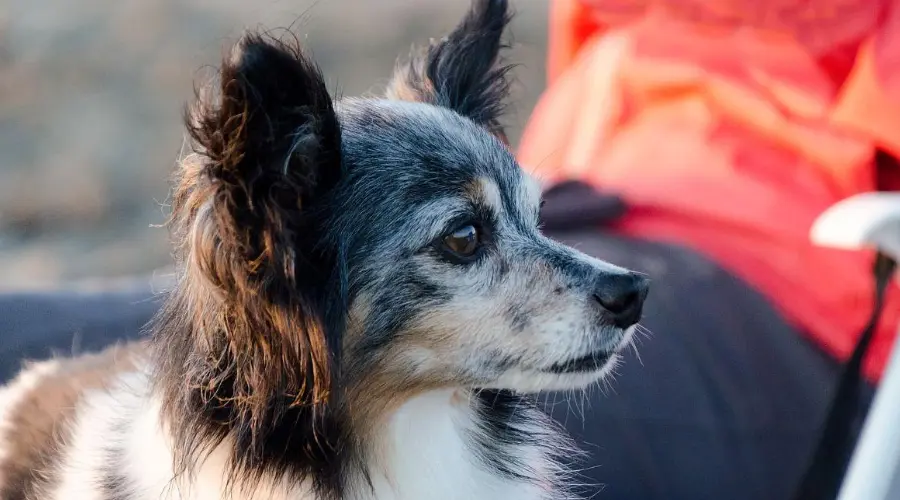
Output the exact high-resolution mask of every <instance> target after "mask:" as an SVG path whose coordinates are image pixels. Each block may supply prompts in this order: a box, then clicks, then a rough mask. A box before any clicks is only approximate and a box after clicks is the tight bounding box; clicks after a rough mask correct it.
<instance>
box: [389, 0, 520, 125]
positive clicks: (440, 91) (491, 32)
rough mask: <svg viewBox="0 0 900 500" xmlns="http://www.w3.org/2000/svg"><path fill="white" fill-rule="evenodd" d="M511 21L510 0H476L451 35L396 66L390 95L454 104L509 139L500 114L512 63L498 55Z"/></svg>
mask: <svg viewBox="0 0 900 500" xmlns="http://www.w3.org/2000/svg"><path fill="white" fill-rule="evenodd" d="M509 21H510V14H509V12H508V10H507V1H506V0H474V1H473V2H472V6H471V8H470V10H469V12H468V14H466V16H465V18H463V20H462V22H461V23H460V24H459V25H458V26H457V27H456V29H454V30H453V32H452V33H450V35H449V36H447V37H445V38H443V39H441V40H439V41H437V42H432V44H431V45H430V46H429V47H428V48H427V49H426V50H423V51H419V52H418V53H414V54H413V56H412V57H411V59H410V61H409V62H408V63H405V64H401V65H399V66H398V67H397V69H396V70H395V72H394V76H393V77H392V79H391V82H390V84H389V85H388V89H387V97H388V98H390V99H398V100H405V101H419V102H427V103H430V104H435V105H438V106H443V107H446V108H450V109H452V110H454V111H456V112H457V113H459V114H461V115H463V116H465V117H468V118H470V119H472V120H473V121H475V122H476V123H478V124H480V125H482V126H484V127H486V128H487V129H488V130H490V131H491V132H492V133H494V134H495V135H497V136H499V137H500V138H501V139H502V140H504V142H506V141H505V134H504V133H503V128H502V126H501V123H500V118H501V116H502V114H503V111H504V100H505V99H506V97H507V94H508V93H509V82H508V80H507V74H508V73H509V70H510V69H511V67H510V66H507V65H504V64H503V63H502V61H501V60H500V50H501V49H502V48H504V47H505V46H504V45H503V43H502V42H501V36H502V34H503V30H504V29H505V28H506V26H507V24H509Z"/></svg>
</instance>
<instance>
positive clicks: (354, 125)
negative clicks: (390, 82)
mask: <svg viewBox="0 0 900 500" xmlns="http://www.w3.org/2000/svg"><path fill="white" fill-rule="evenodd" d="M336 109H337V111H338V114H339V117H340V121H341V125H342V136H343V154H344V157H345V163H347V164H348V168H350V169H353V170H357V172H356V175H354V177H355V178H366V179H368V180H369V182H381V183H382V186H379V187H380V188H381V189H384V190H387V191H388V192H391V193H392V194H393V195H395V196H399V197H401V198H403V199H404V201H406V202H408V203H411V204H416V203H417V202H421V201H424V200H429V199H434V198H438V197H446V196H453V195H457V194H470V195H471V194H473V193H475V192H477V193H478V194H480V195H481V196H484V197H488V196H489V197H492V198H493V200H494V201H495V202H496V205H495V206H500V205H504V206H511V205H510V204H519V205H521V204H529V205H530V204H536V203H538V199H539V197H540V194H539V192H538V191H539V189H537V187H536V185H535V184H534V182H533V181H532V180H531V178H530V177H529V176H527V175H525V174H524V172H523V171H522V170H521V168H519V166H518V164H517V163H516V161H515V158H514V157H513V155H512V154H511V153H510V151H509V150H508V149H507V147H506V146H505V145H503V143H501V142H500V141H499V140H498V139H497V138H496V137H494V136H492V135H491V134H490V133H488V132H487V131H486V130H485V129H483V128H482V127H479V126H478V125H476V124H474V123H472V122H471V121H470V120H468V119H465V118H463V117H461V116H459V115H457V114H456V113H454V112H453V111H450V110H446V109H443V108H440V107H437V106H433V105H429V104H422V103H414V102H405V101H391V100H377V99H346V100H343V101H340V102H338V103H337V105H336ZM371 187H372V188H375V187H376V186H371ZM485 201H487V199H486V200H485ZM492 205H494V204H493V203H492Z"/></svg>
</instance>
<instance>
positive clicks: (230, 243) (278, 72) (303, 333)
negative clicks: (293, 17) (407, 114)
mask: <svg viewBox="0 0 900 500" xmlns="http://www.w3.org/2000/svg"><path fill="white" fill-rule="evenodd" d="M187 128H188V131H189V133H190V135H191V137H192V139H193V141H194V145H195V150H196V154H194V155H191V157H189V158H188V159H186V160H185V161H184V162H183V163H182V165H181V172H180V178H179V179H178V181H177V186H176V191H175V195H174V199H173V220H174V222H175V223H176V230H178V228H180V233H178V232H176V234H180V240H181V241H180V243H181V250H180V260H181V261H182V264H183V266H184V268H185V270H184V273H185V274H184V278H183V282H182V284H181V288H182V290H181V291H180V295H181V299H180V300H181V301H182V303H181V309H183V310H188V311H190V314H191V315H192V317H191V318H189V319H188V320H187V323H188V324H189V325H190V330H191V335H192V337H193V338H192V339H190V341H187V340H185V339H176V340H173V339H172V338H168V339H164V342H163V344H167V348H168V351H169V352H167V353H166V354H165V355H166V356H168V358H169V359H166V360H163V363H167V364H169V366H171V365H180V366H177V367H176V368H175V369H174V370H172V369H170V370H167V372H168V373H176V374H179V375H180V376H181V377H182V378H181V380H175V381H172V382H173V383H174V384H175V385H180V387H179V388H178V389H179V390H181V391H185V390H187V391H189V392H190V393H191V394H190V396H189V398H188V400H189V401H190V403H189V404H191V405H194V406H197V405H199V406H200V407H199V408H194V411H195V413H198V414H199V413H203V412H206V413H207V414H208V415H209V416H211V417H212V418H213V419H214V420H216V421H217V422H218V423H219V424H220V425H221V426H222V428H225V427H229V428H231V429H232V430H233V431H234V433H235V435H236V445H235V446H237V447H239V448H241V449H242V450H244V451H242V452H241V453H245V451H246V450H249V451H246V452H247V453H250V454H251V455H252V453H253V450H258V449H259V448H258V447H259V446H261V442H262V441H261V440H264V439H265V434H266V433H267V432H273V431H272V429H274V428H275V426H277V425H278V422H279V420H280V419H281V418H282V417H283V416H284V415H285V414H286V413H287V412H288V411H299V410H295V409H307V410H308V411H307V410H303V411H304V412H305V413H304V414H308V415H315V414H316V413H317V411H318V410H317V409H319V410H320V409H322V408H324V407H325V406H324V404H325V402H326V401H327V399H328V398H329V394H330V387H331V383H332V382H331V377H332V376H333V373H334V370H333V365H334V360H333V359H332V356H331V352H332V351H333V349H332V347H333V344H335V343H336V341H334V339H333V338H332V337H331V335H332V333H330V332H329V331H328V330H329V329H328V328H327V327H326V325H325V321H326V320H325V315H326V311H325V307H326V302H327V300H326V294H327V293H329V292H328V290H327V289H328V286H327V281H328V280H329V279H330V275H329V274H328V273H330V272H331V270H333V269H334V268H335V266H334V265H333V262H331V261H330V260H329V259H330V257H329V256H328V255H327V251H325V250H322V248H321V245H320V243H321V236H320V231H319V229H318V226H319V225H320V224H321V219H322V215H321V213H320V212H321V211H322V210H321V206H324V205H327V202H324V201H322V200H323V199H324V198H325V197H327V195H328V193H329V191H330V190H331V189H332V188H333V187H334V185H335V184H336V183H337V182H338V180H339V177H340V171H341V156H340V148H341V133H340V126H339V123H338V119H337V116H336V114H335V111H334V109H333V106H332V100H331V97H330V96H329V93H328V91H327V88H326V85H325V83H324V81H323V78H322V76H321V74H320V72H319V70H318V68H317V67H316V66H315V64H314V63H312V62H311V61H310V60H309V59H307V58H306V57H305V56H304V55H303V53H302V52H301V50H300V48H299V44H297V43H290V42H286V41H283V40H275V39H272V38H269V37H267V36H263V35H258V34H247V35H245V36H244V37H243V38H242V39H241V41H240V42H239V43H237V44H236V46H235V48H234V50H233V52H232V54H231V55H230V57H227V58H226V59H225V60H224V61H223V64H222V67H221V70H220V73H219V79H218V84H217V85H216V86H214V88H213V92H210V93H209V94H208V95H205V96H202V97H201V98H200V99H199V102H198V103H197V104H196V105H195V106H194V107H193V109H191V110H190V112H189V114H188V117H187ZM172 309H177V307H173V308H172ZM181 323H182V324H184V323H185V322H184V321H181ZM182 330H183V329H182ZM170 335H179V334H178V333H174V334H170ZM181 335H182V336H186V335H184V334H181ZM185 372H186V373H185ZM185 378H186V379H187V380H185ZM288 418H291V419H295V416H291V417H288ZM309 427H310V432H313V429H312V425H310V426H309ZM187 432H190V431H187Z"/></svg>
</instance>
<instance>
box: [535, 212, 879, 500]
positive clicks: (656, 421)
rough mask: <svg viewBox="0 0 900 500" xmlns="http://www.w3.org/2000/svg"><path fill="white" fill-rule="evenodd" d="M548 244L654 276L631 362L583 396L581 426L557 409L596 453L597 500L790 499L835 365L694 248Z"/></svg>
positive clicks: (591, 237) (561, 406)
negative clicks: (644, 333) (604, 387)
mask: <svg viewBox="0 0 900 500" xmlns="http://www.w3.org/2000/svg"><path fill="white" fill-rule="evenodd" d="M552 236H554V237H556V238H557V239H560V240H563V241H565V242H567V243H569V244H577V246H578V248H579V249H580V250H582V251H585V252H587V253H589V254H592V255H595V256H597V257H598V258H603V259H606V260H609V261H611V262H613V263H615V264H618V265H622V266H625V267H630V268H633V269H636V270H639V271H644V272H646V273H648V274H650V275H651V277H652V279H653V283H652V285H651V292H650V298H649V299H648V302H647V304H646V306H645V311H646V313H645V319H644V320H643V321H642V324H643V325H644V326H645V327H646V328H647V329H649V330H650V331H651V332H653V333H652V334H651V335H650V336H649V338H646V339H643V340H641V341H640V342H638V346H637V352H638V355H637V356H636V355H634V353H629V354H628V355H627V356H626V360H625V363H624V364H623V365H622V366H621V368H619V370H618V373H619V374H618V376H617V377H615V380H614V382H613V383H612V389H611V390H608V391H605V392H606V394H603V392H601V391H600V390H593V391H591V392H590V394H589V397H588V398H587V401H586V409H585V410H584V413H585V417H584V420H582V419H581V418H580V415H578V411H577V410H576V411H574V412H573V411H570V408H569V407H570V406H572V407H574V406H576V403H579V402H580V399H579V396H578V395H576V396H574V397H572V398H571V399H572V403H573V404H571V405H567V404H566V403H564V402H559V403H557V404H555V405H553V407H552V409H551V412H552V414H553V415H554V416H555V417H556V418H557V419H559V420H560V421H562V422H564V423H565V426H566V427H567V428H568V430H569V431H570V432H571V433H573V434H574V435H575V436H576V438H577V439H578V440H579V441H580V442H581V443H582V444H583V445H584V446H585V448H586V449H587V451H588V452H589V453H590V458H589V460H588V463H587V464H586V467H587V469H586V470H585V471H584V472H583V475H584V476H585V479H586V480H587V481H588V482H592V483H603V484H605V487H604V489H603V492H602V495H601V496H600V497H598V498H603V499H606V500H623V499H635V500H637V499H640V500H648V499H666V500H678V499H686V500H698V499H726V498H727V499H729V500H742V499H747V500H751V499H752V500H758V499H767V500H779V499H788V498H790V494H791V491H792V490H793V488H795V486H796V483H797V481H799V479H800V477H801V475H802V473H803V470H804V468H805V467H806V465H807V461H808V459H809V457H810V455H811V453H812V450H813V448H814V446H815V444H816V442H817V440H818V438H819V428H820V424H821V423H822V421H823V420H824V418H825V415H826V413H827V411H828V408H829V405H830V403H831V397H832V394H833V391H832V389H833V387H834V386H835V384H836V382H837V377H838V373H839V366H838V365H837V363H836V362H834V361H832V360H831V359H829V358H828V357H827V356H825V355H824V354H823V353H821V352H820V351H819V349H817V348H816V347H814V346H813V345H812V344H811V343H809V342H807V341H806V340H804V339H803V338H802V335H801V334H800V333H799V332H797V331H795V330H794V329H793V328H791V327H790V326H788V325H787V324H786V323H785V322H784V320H783V319H782V318H781V317H780V316H779V315H778V314H777V313H776V312H775V311H774V310H773V308H772V307H771V306H770V305H769V303H768V302H766V300H765V299H763V298H762V297H761V296H760V295H759V294H758V293H756V292H755V291H753V290H751V289H750V288H749V287H748V286H747V285H746V284H744V283H743V282H741V281H740V280H738V279H736V278H733V277H732V276H731V275H729V274H728V273H726V272H725V271H723V270H722V269H720V268H719V267H718V266H716V265H715V264H713V263H711V262H710V261H708V260H707V259H704V258H702V257H701V256H699V255H697V254H695V253H694V252H691V251H688V250H685V249H680V248H677V247H673V246H668V245H656V244H651V243H647V242H641V241H636V240H630V239H623V238H616V237H612V236H606V235H603V234H602V233H600V232H599V231H595V230H588V231H580V232H577V233H567V234H563V233H559V234H553V235H552ZM870 398H871V389H870V388H866V389H865V395H864V398H863V399H864V400H865V401H866V403H868V401H869V400H870ZM552 399H553V398H551V400H552ZM556 399H557V401H560V400H561V398H560V397H559V396H557V398H556Z"/></svg>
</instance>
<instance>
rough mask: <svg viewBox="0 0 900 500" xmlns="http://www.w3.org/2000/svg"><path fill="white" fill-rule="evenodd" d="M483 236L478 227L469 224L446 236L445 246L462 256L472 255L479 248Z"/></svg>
mask: <svg viewBox="0 0 900 500" xmlns="http://www.w3.org/2000/svg"><path fill="white" fill-rule="evenodd" d="M480 243H481V238H480V235H479V233H478V229H477V228H476V227H475V226H473V225H471V224H467V225H465V226H462V227H460V228H459V229H457V230H456V231H453V232H452V233H450V234H448V235H447V236H444V246H445V247H446V248H447V249H448V250H450V251H451V252H453V253H454V254H456V255H458V256H460V257H471V256H472V255H474V254H475V252H476V251H477V250H478V247H479V245H480Z"/></svg>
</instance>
